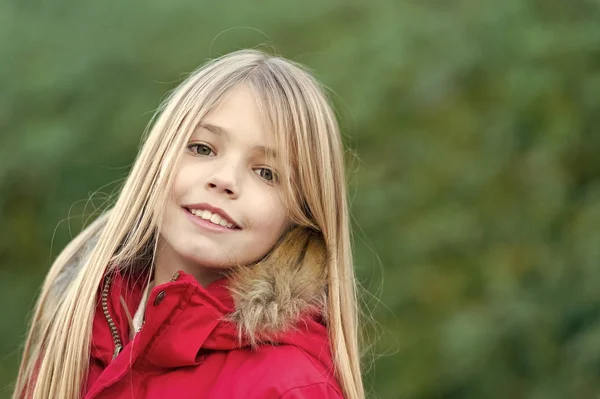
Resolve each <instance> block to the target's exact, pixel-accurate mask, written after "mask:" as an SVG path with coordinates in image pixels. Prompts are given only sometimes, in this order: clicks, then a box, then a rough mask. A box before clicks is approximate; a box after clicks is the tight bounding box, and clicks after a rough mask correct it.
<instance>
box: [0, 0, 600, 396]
mask: <svg viewBox="0 0 600 399" xmlns="http://www.w3.org/2000/svg"><path fill="white" fill-rule="evenodd" d="M255 46H261V48H263V49H268V48H274V49H276V50H277V52H279V53H280V54H282V55H284V56H286V57H289V58H291V59H294V60H296V61H299V62H301V63H303V64H305V65H307V66H308V67H309V68H311V69H312V70H313V71H314V72H315V74H316V76H317V77H318V78H319V79H320V80H321V81H322V82H323V83H324V84H326V85H327V86H328V87H329V88H330V89H331V90H332V97H333V101H334V103H335V106H336V109H337V112H338V114H339V115H340V119H341V121H342V122H341V123H342V127H343V130H344V138H345V142H346V145H347V147H348V153H349V162H348V168H349V170H350V177H349V184H350V189H351V193H352V195H351V205H352V213H353V217H354V224H355V225H354V228H355V254H356V269H357V273H358V276H359V279H360V281H361V283H362V284H363V286H364V288H365V290H364V292H363V295H362V298H363V300H364V302H365V305H366V308H367V312H368V313H370V314H371V315H372V317H373V320H374V321H373V322H372V323H369V325H366V326H365V327H366V330H367V331H368V335H369V337H370V338H371V342H372V346H371V347H370V351H369V354H368V356H366V357H365V364H366V367H365V381H366V384H367V387H368V390H369V395H370V397H377V398H390V399H392V398H394V399H395V398H410V399H434V398H452V399H453V398H493V399H494V398H508V397H510V398H531V399H554V398H592V397H599V396H600V377H599V375H600V154H599V152H600V133H599V132H598V123H599V122H600V2H599V1H597V0H569V1H565V0H562V1H561V0H520V1H516V0H503V1H492V0H462V1H459V0H438V1H434V0H419V1H415V0H411V1H409V0H404V1H401V0H399V1H391V0H387V1H384V0H370V1H357V0H346V1H302V2H300V1H297V2H291V1H281V0H261V1H240V0H237V1H221V2H217V1H206V0H204V1H200V0H195V1H189V0H172V1H156V0H152V1H144V2H140V1H137V2H134V1H116V0H104V1H96V2H85V1H74V0H53V1H51V2H44V1H34V0H21V1H16V0H15V1H11V0H0V397H1V398H8V397H9V395H10V392H11V384H12V383H13V382H14V379H15V376H16V370H17V364H18V359H19V356H20V350H21V344H22V341H23V338H24V334H25V331H26V324H27V320H28V318H29V316H30V312H31V309H32V307H33V304H34V299H35V296H36V294H37V290H38V288H39V285H40V283H41V281H42V279H43V276H44V274H45V272H46V271H47V269H48V267H49V265H50V264H51V261H52V260H53V259H54V257H55V256H56V255H57V254H58V252H59V251H60V250H61V249H62V248H63V247H64V245H65V244H66V242H67V241H68V239H69V237H70V236H72V235H74V234H76V233H77V232H78V231H80V230H81V228H82V226H83V225H84V224H85V223H86V222H88V221H89V219H90V218H93V217H94V212H97V210H98V209H101V208H102V207H103V206H106V204H107V201H110V199H111V194H114V193H115V192H116V191H115V190H117V189H118V187H119V184H120V183H121V182H122V180H123V178H124V177H125V176H126V174H127V171H128V170H129V167H130V166H131V163H132V161H133V159H134V157H135V154H136V152H137V148H138V146H139V144H140V137H141V134H142V131H143V129H144V127H145V125H146V123H147V122H148V121H149V119H150V117H151V115H152V112H153V110H154V109H156V107H157V105H158V104H159V102H160V100H161V99H162V98H163V97H164V95H165V94H166V93H167V91H168V90H170V89H172V88H173V87H175V86H176V85H177V84H178V83H179V82H181V80H182V79H183V78H184V77H185V75H186V74H187V73H189V72H190V71H192V70H193V69H195V68H196V67H197V66H198V65H199V64H201V63H203V62H204V61H206V60H207V59H209V58H212V57H216V56H219V55H221V54H223V53H226V52H228V51H231V50H235V49H239V48H243V47H255Z"/></svg>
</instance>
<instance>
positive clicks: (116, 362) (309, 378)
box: [83, 272, 342, 399]
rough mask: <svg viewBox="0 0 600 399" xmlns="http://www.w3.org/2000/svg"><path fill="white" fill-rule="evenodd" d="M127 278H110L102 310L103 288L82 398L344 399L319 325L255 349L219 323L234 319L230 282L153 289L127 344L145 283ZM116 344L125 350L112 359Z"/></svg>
mask: <svg viewBox="0 0 600 399" xmlns="http://www.w3.org/2000/svg"><path fill="white" fill-rule="evenodd" d="M131 277H132V276H131V275H124V274H123V275H122V274H119V273H115V274H113V275H112V277H111V279H110V285H109V287H108V289H107V290H106V292H105V300H106V301H105V303H104V304H103V303H102V302H103V301H102V300H101V298H102V290H103V289H104V287H105V286H104V284H103V286H101V287H100V293H99V300H98V307H97V309H96V313H95V315H94V321H93V330H92V341H91V355H90V368H89V373H88V378H87V383H86V385H85V388H84V390H83V397H84V398H86V399H92V398H94V399H100V398H110V399H116V398H157V399H158V398H161V399H162V398H174V399H186V398H287V399H290V398H342V394H341V389H340V387H339V385H338V384H337V382H336V380H335V378H334V376H333V363H332V357H331V352H330V349H329V341H328V336H327V329H326V327H325V326H324V324H323V322H322V320H321V319H320V317H318V316H305V317H303V318H302V320H301V322H299V323H297V324H296V328H294V329H288V330H287V331H285V332H283V333H280V334H278V335H277V338H276V342H274V343H273V344H262V345H259V346H258V347H257V348H256V349H252V348H251V347H250V345H249V344H248V343H247V342H240V341H239V338H238V326H237V325H236V324H235V323H233V322H231V321H226V320H224V319H223V318H224V316H226V315H229V314H231V313H232V312H233V311H234V300H233V298H232V296H231V294H230V293H229V290H228V289H227V284H228V282H227V280H226V279H221V280H218V281H216V282H214V283H212V284H211V285H209V286H208V287H206V288H204V287H202V286H201V285H200V284H199V283H198V282H197V281H196V280H195V279H194V278H193V277H192V276H190V275H187V274H185V273H183V272H179V275H178V277H177V278H176V280H175V281H172V282H169V283H166V284H162V285H159V286H156V287H154V288H153V289H152V291H151V292H150V294H149V296H148V302H147V308H146V313H145V321H144V324H143V327H142V328H141V330H140V331H139V332H138V333H137V334H136V335H135V336H134V337H133V339H131V340H130V339H129V334H130V318H131V317H133V314H134V313H135V311H136V309H137V308H138V306H139V304H140V301H141V297H142V293H143V283H142V281H143V280H144V279H142V278H131ZM109 320H111V322H112V324H113V327H114V329H113V331H111V328H110V326H109ZM115 337H116V339H117V340H120V341H121V343H122V345H123V348H122V350H121V351H120V353H119V354H118V355H117V356H116V357H115V358H114V359H113V354H114V352H115Z"/></svg>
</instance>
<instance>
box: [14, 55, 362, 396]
mask: <svg viewBox="0 0 600 399" xmlns="http://www.w3.org/2000/svg"><path fill="white" fill-rule="evenodd" d="M240 83H246V84H249V86H250V87H251V88H252V89H253V90H254V92H255V94H256V98H257V102H258V104H259V107H260V109H261V111H262V114H263V115H264V116H265V117H267V118H268V119H267V122H268V123H270V124H271V126H272V127H273V130H274V132H275V135H276V139H277V143H278V153H279V154H280V155H278V158H279V157H280V158H281V159H282V160H284V161H285V162H286V163H287V165H285V166H286V167H284V168H283V169H284V170H283V176H282V182H283V183H282V184H283V185H284V186H283V187H284V188H285V190H284V191H285V193H284V194H285V200H286V205H287V206H288V209H289V212H290V216H291V218H292V220H293V222H294V223H296V224H297V226H300V227H304V228H306V229H309V230H311V231H316V232H318V233H319V235H320V237H321V239H322V240H323V244H324V245H323V246H322V248H324V251H325V259H326V262H325V263H326V265H327V266H326V267H327V270H326V274H327V304H326V306H325V307H324V308H325V309H326V315H325V316H326V319H327V321H328V328H329V335H330V341H331V349H332V353H333V356H334V364H335V374H336V378H337V379H338V381H339V383H340V385H341V387H342V390H343V393H344V396H345V397H347V398H349V399H355V398H363V397H364V389H363V385H362V378H361V369H360V355H359V344H358V323H357V318H358V309H357V297H356V282H355V278H354V270H353V261H352V252H351V244H350V227H349V212H348V204H347V196H346V187H345V181H346V180H345V177H344V159H343V154H344V152H343V144H342V142H341V137H340V132H339V127H338V124H337V121H336V118H335V115H334V113H333V111H332V108H331V106H330V104H329V102H328V100H327V96H326V95H325V92H324V90H323V89H322V88H321V86H320V85H319V84H318V82H317V81H316V80H315V79H314V78H313V77H312V76H311V74H310V73H308V72H307V71H306V70H305V69H303V68H302V67H301V66H300V65H298V64H296V63H294V62H292V61H289V60H286V59H283V58H280V57H276V56H270V55H267V54H265V53H263V52H260V51H257V50H242V51H237V52H233V53H230V54H228V55H225V56H223V57H221V58H217V59H215V60H212V61H210V62H208V63H207V64H205V65H204V66H202V67H201V68H199V69H198V70H196V71H195V72H194V73H192V74H191V75H190V76H189V77H188V78H187V79H186V80H185V81H184V82H183V83H182V84H181V85H180V86H179V87H178V88H177V89H175V90H174V91H173V92H172V93H171V94H170V95H169V96H168V98H167V99H166V100H165V101H164V102H163V104H162V105H161V107H159V109H158V111H157V113H156V114H155V117H154V118H153V120H152V121H151V123H150V124H149V126H150V125H151V124H152V122H154V124H153V126H152V128H151V129H149V130H147V132H146V135H147V137H146V138H145V143H144V145H143V146H142V148H141V150H140V153H139V154H138V157H137V159H136V161H135V163H134V165H133V168H132V170H131V173H130V174H129V176H128V178H127V180H126V182H125V184H124V186H123V188H122V191H121V193H120V195H119V197H118V199H117V201H116V203H115V205H114V207H113V209H112V210H110V211H107V212H105V213H104V215H102V216H101V217H100V218H98V219H97V220H96V221H95V222H94V223H93V224H92V225H90V226H89V227H87V228H86V229H85V230H84V231H83V232H82V233H80V234H79V236H77V237H76V238H75V239H74V240H73V241H72V242H71V243H70V244H69V245H68V246H67V247H66V248H65V249H64V250H63V252H62V253H61V254H60V255H59V256H58V258H57V259H56V260H55V262H54V264H53V265H52V268H51V270H50V272H49V273H48V276H47V277H46V280H45V281H44V284H43V287H42V292H41V294H40V297H39V299H38V302H37V304H36V309H35V312H34V316H33V319H32V322H31V328H30V331H29V335H28V337H27V341H26V343H25V349H24V354H23V360H22V363H21V367H20V370H19V377H18V380H17V386H16V390H15V392H14V394H13V398H21V397H32V398H36V399H41V398H44V399H45V398H49V397H51V398H67V399H68V398H78V397H79V396H80V394H81V387H82V384H83V382H84V381H85V377H86V374H85V373H86V371H87V369H88V362H89V346H90V338H91V331H92V318H93V314H94V309H95V305H96V298H95V297H94V296H93V295H89V293H90V292H96V291H97V289H98V287H99V286H100V284H101V280H102V278H103V276H104V275H105V274H106V272H107V271H108V270H109V269H110V268H113V267H116V266H114V265H119V267H123V265H125V267H133V266H132V265H134V264H135V261H136V259H139V257H140V256H141V254H147V253H148V252H147V251H148V248H152V247H153V248H154V250H156V241H157V240H156V231H157V229H158V228H159V226H160V221H161V217H162V209H163V205H164V204H165V202H166V200H167V196H168V194H169V191H170V187H171V184H172V180H173V176H174V171H175V170H176V166H177V164H178V162H179V158H180V155H181V153H182V150H181V149H182V148H184V147H185V145H186V144H187V142H188V140H189V138H190V136H191V133H192V131H193V130H194V129H193V128H194V127H195V126H197V125H198V123H199V122H200V121H201V120H202V118H203V117H204V116H205V115H206V114H207V113H208V112H209V111H210V110H211V109H213V108H214V107H215V106H216V105H218V102H219V101H220V100H221V99H222V98H223V96H224V95H225V94H226V93H228V92H229V91H230V90H232V89H233V88H234V87H236V86H237V85H239V84H240ZM95 236H97V237H96V238H97V239H94V240H91V238H92V237H95ZM82 253H83V254H84V255H82ZM78 256H81V257H85V260H82V262H84V266H83V267H81V268H80V269H79V270H78V271H77V273H76V275H75V276H74V277H73V280H72V281H71V282H70V283H69V284H68V285H66V286H64V287H62V288H61V294H60V295H59V296H56V295H52V292H51V291H52V290H53V289H56V288H55V287H56V283H57V280H59V279H60V277H59V276H60V273H61V271H62V270H63V269H65V268H68V267H69V264H70V262H73V259H74V258H75V257H78ZM55 298H56V299H55ZM74 326H77V328H73V327H74Z"/></svg>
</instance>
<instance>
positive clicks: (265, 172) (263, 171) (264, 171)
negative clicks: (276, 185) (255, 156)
mask: <svg viewBox="0 0 600 399" xmlns="http://www.w3.org/2000/svg"><path fill="white" fill-rule="evenodd" d="M254 173H256V174H257V175H259V176H260V177H261V178H262V179H263V180H266V181H267V182H276V181H277V174H275V172H273V171H272V170H271V169H269V168H256V169H254Z"/></svg>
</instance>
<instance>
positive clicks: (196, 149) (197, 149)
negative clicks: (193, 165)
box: [188, 144, 214, 156]
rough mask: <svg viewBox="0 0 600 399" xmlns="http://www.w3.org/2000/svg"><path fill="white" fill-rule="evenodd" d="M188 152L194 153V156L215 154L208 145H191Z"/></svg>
mask: <svg viewBox="0 0 600 399" xmlns="http://www.w3.org/2000/svg"><path fill="white" fill-rule="evenodd" d="M188 150H190V151H192V153H194V155H204V156H209V155H212V153H213V152H214V151H213V150H212V148H210V147H209V146H207V145H206V144H190V145H188Z"/></svg>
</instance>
